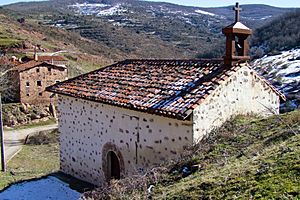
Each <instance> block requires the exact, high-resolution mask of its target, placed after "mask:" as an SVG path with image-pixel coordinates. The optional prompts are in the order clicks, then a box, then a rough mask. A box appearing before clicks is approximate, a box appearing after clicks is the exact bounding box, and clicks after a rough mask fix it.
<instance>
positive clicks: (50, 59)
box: [38, 56, 66, 62]
mask: <svg viewBox="0 0 300 200" xmlns="http://www.w3.org/2000/svg"><path fill="white" fill-rule="evenodd" d="M52 60H53V61H66V59H65V58H64V57H62V56H38V61H44V62H46V61H52Z"/></svg>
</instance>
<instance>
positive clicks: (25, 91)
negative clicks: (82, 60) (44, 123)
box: [4, 61, 68, 104]
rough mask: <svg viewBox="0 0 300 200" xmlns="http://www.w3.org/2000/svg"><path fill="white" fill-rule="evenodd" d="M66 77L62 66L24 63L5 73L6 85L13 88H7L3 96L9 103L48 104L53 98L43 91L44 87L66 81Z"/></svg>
mask: <svg viewBox="0 0 300 200" xmlns="http://www.w3.org/2000/svg"><path fill="white" fill-rule="evenodd" d="M31 65H32V66H31ZM67 76H68V72H67V68H65V67H62V66H55V65H51V64H48V63H38V62H36V63H35V61H31V64H28V65H26V63H24V64H22V65H20V66H16V67H15V68H13V69H12V70H11V71H10V72H9V73H7V79H8V80H9V82H8V83H9V84H10V85H12V86H13V88H9V87H8V88H9V90H8V91H6V93H5V94H4V95H5V97H6V99H8V101H11V102H21V103H29V104H35V103H49V102H51V101H55V98H53V97H54V96H53V95H52V93H50V92H47V91H45V89H46V87H48V86H50V85H53V84H55V83H58V82H61V81H64V80H66V79H67ZM51 95H52V97H51V98H50V96H51Z"/></svg>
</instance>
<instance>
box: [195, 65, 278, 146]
mask: <svg viewBox="0 0 300 200" xmlns="http://www.w3.org/2000/svg"><path fill="white" fill-rule="evenodd" d="M279 105H280V99H279V96H278V95H277V94H276V93H274V91H273V90H272V89H271V88H270V86H269V85H268V83H267V82H265V81H264V80H262V79H261V78H260V77H259V76H258V75H257V73H256V72H255V71H254V70H252V69H250V68H249V67H247V65H245V66H244V67H242V68H241V69H240V70H238V71H237V72H235V73H234V74H233V75H231V77H230V78H228V79H227V80H226V82H224V83H223V84H222V85H220V86H219V87H218V88H216V89H215V90H214V93H213V94H211V95H209V96H208V98H206V99H205V101H204V102H202V103H201V104H200V105H199V106H198V107H197V108H196V109H195V110H194V111H193V123H194V125H193V133H194V135H193V137H194V141H195V142H197V141H199V140H201V139H202V137H203V136H204V135H206V134H208V133H209V132H210V131H211V130H212V129H214V128H216V127H219V126H221V125H222V124H223V123H224V122H225V121H226V120H228V119H229V118H231V117H232V116H236V115H239V114H241V115H247V114H255V115H260V116H267V115H272V114H275V113H276V114H278V113H279Z"/></svg>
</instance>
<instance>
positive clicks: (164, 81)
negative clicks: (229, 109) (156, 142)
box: [47, 60, 241, 119]
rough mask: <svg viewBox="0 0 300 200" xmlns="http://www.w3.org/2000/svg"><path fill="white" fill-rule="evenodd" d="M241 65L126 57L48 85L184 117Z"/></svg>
mask: <svg viewBox="0 0 300 200" xmlns="http://www.w3.org/2000/svg"><path fill="white" fill-rule="evenodd" d="M240 67H241V66H240V65H239V64H237V65H236V66H234V67H231V68H226V67H225V66H224V65H223V61H221V60H125V61H122V62H118V63H116V64H113V65H110V66H107V67H105V68H102V69H98V70H96V71H93V72H90V73H87V74H84V75H81V76H78V77H76V78H73V79H70V80H67V81H65V82H61V83H58V84H56V85H53V86H50V87H49V88H47V90H48V91H50V92H54V93H58V94H63V95H68V96H72V97H79V98H83V99H87V100H91V101H96V102H102V103H107V104H111V105H115V106H120V107H125V108H129V109H134V110H139V111H144V112H148V113H153V114H159V115H165V116H168V117H174V118H178V119H186V118H187V117H188V116H189V115H190V114H191V113H192V110H193V109H194V108H195V107H196V106H197V105H199V104H200V103H201V102H202V101H203V100H204V99H205V98H206V97H207V96H208V95H209V94H210V93H211V92H212V91H213V90H214V89H215V88H216V87H217V86H218V85H219V84H220V83H221V82H222V81H224V80H225V79H226V78H227V77H229V75H230V74H231V73H233V72H234V71H236V70H237V69H238V68H240Z"/></svg>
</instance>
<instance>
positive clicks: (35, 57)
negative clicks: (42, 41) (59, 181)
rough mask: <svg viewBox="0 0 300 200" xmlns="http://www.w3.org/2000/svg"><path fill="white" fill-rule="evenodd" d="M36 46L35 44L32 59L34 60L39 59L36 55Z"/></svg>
mask: <svg viewBox="0 0 300 200" xmlns="http://www.w3.org/2000/svg"><path fill="white" fill-rule="evenodd" d="M36 48H37V47H36V46H35V47H34V60H35V61H39V57H38V55H37V49H36Z"/></svg>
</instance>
